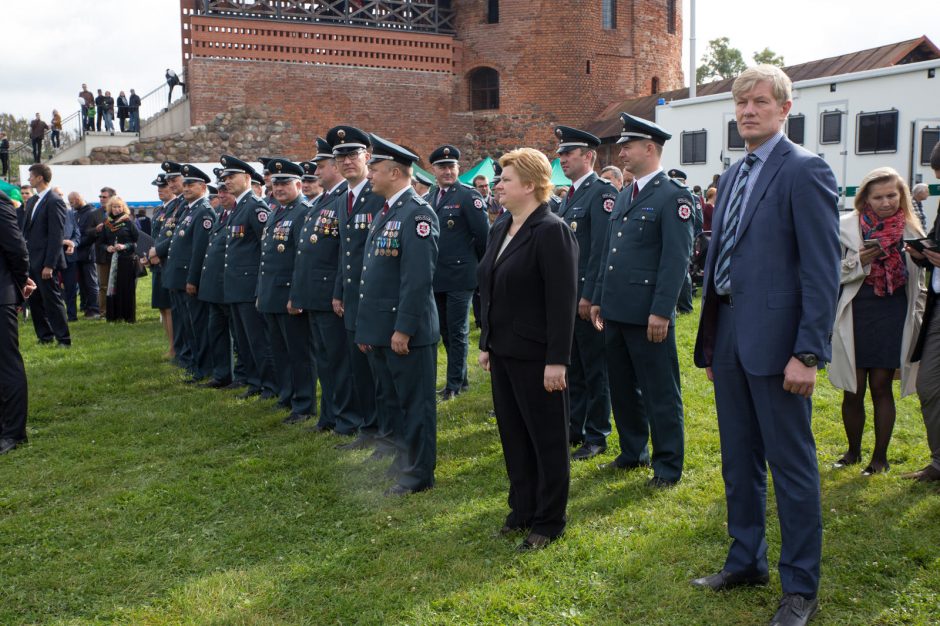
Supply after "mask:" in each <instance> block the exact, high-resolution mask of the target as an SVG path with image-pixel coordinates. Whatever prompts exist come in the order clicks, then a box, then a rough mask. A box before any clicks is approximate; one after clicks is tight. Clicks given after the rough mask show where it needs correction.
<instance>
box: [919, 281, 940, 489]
mask: <svg viewBox="0 0 940 626" xmlns="http://www.w3.org/2000/svg"><path fill="white" fill-rule="evenodd" d="M934 271H940V270H934ZM923 324H924V328H925V330H924V332H926V333H927V337H926V339H925V340H924V348H923V351H922V353H921V357H920V370H919V371H918V372H917V395H918V396H919V397H920V408H921V412H922V413H923V414H924V426H926V427H927V445H928V446H929V447H930V456H931V460H930V462H931V465H933V466H934V467H935V468H936V469H938V470H940V306H936V307H934V309H933V311H932V312H931V315H930V319H925V320H924V322H923Z"/></svg>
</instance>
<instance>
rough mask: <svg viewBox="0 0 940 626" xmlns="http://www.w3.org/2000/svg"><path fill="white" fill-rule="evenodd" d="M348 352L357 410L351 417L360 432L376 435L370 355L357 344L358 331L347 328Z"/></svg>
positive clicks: (373, 385)
mask: <svg viewBox="0 0 940 626" xmlns="http://www.w3.org/2000/svg"><path fill="white" fill-rule="evenodd" d="M346 353H347V354H348V355H349V366H350V367H349V369H350V370H351V371H352V381H353V393H354V395H355V408H356V410H355V412H352V411H351V412H350V419H351V420H352V421H354V422H355V424H356V428H357V429H358V430H359V432H361V433H363V434H366V435H369V436H375V435H376V433H377V431H378V426H379V425H378V421H379V420H378V415H377V414H376V404H377V403H376V395H377V392H376V386H375V378H374V377H373V375H372V366H371V365H370V364H369V357H367V356H366V355H365V354H363V353H362V352H361V351H360V350H359V346H358V345H357V344H356V331H354V330H348V329H347V330H346Z"/></svg>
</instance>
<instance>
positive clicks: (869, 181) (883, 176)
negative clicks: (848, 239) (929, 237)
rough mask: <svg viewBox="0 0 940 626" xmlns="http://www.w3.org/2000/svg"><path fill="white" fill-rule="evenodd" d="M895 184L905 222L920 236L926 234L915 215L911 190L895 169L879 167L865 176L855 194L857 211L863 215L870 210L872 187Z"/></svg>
mask: <svg viewBox="0 0 940 626" xmlns="http://www.w3.org/2000/svg"><path fill="white" fill-rule="evenodd" d="M890 182H894V184H895V185H897V188H898V193H899V194H901V202H900V208H901V210H902V211H904V220H905V221H906V222H907V223H908V225H909V226H910V227H911V228H913V229H914V231H915V232H917V233H919V234H920V235H923V234H924V230H923V228H921V225H920V218H918V217H917V216H916V215H914V203H913V201H912V200H911V190H910V189H908V187H907V183H906V182H904V179H903V178H901V175H900V174H898V172H897V170H895V169H894V168H893V167H877V168H875V169H873V170H872V171H870V172H868V173H867V174H865V178H863V179H862V182H861V183H860V184H859V186H858V192H856V194H855V211H856V213H861V212H862V211H864V210H865V209H867V208H868V194H869V192H870V189H871V186H872V185H880V184H882V183H890Z"/></svg>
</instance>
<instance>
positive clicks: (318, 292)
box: [288, 137, 361, 435]
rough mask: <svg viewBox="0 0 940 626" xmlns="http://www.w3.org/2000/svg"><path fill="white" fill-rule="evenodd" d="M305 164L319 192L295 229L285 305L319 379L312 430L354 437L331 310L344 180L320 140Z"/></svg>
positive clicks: (342, 348)
mask: <svg viewBox="0 0 940 626" xmlns="http://www.w3.org/2000/svg"><path fill="white" fill-rule="evenodd" d="M309 166H312V168H313V169H314V171H316V173H317V176H318V178H319V179H320V182H321V183H322V185H323V189H324V191H323V193H322V194H321V195H320V196H318V197H317V198H316V199H315V200H314V201H313V203H312V206H311V208H310V210H309V211H308V212H307V216H306V218H304V224H303V228H302V229H301V231H300V239H299V241H298V242H297V258H296V259H295V261H294V276H293V278H292V279H291V292H290V302H288V309H289V310H290V312H291V313H294V314H303V315H305V317H306V321H307V324H308V326H309V328H310V338H311V341H312V344H313V357H314V360H315V362H316V370H317V377H318V378H319V380H320V419H319V421H318V422H317V424H316V426H314V428H313V429H314V430H315V431H317V432H325V431H334V432H336V433H337V434H339V435H356V434H357V430H358V428H359V426H360V419H361V418H359V415H358V413H357V409H356V406H355V404H354V398H353V380H352V373H351V372H350V369H349V351H348V349H347V345H346V328H345V326H344V325H343V319H342V318H341V317H340V316H338V315H337V314H336V313H335V312H334V311H333V293H334V291H335V289H336V278H337V274H338V270H339V255H340V252H339V247H340V246H339V241H340V237H339V221H340V216H341V213H340V211H341V207H340V206H339V205H340V204H341V203H340V202H339V201H340V200H344V199H345V198H346V191H347V184H346V179H345V178H343V176H342V175H341V174H340V171H339V167H338V166H337V164H336V160H335V159H334V158H333V152H332V149H331V148H330V144H329V143H327V142H326V140H325V139H322V138H320V137H318V138H317V155H316V156H315V157H314V158H313V160H312V162H310V163H309ZM309 166H308V167H307V169H311V168H310V167H309Z"/></svg>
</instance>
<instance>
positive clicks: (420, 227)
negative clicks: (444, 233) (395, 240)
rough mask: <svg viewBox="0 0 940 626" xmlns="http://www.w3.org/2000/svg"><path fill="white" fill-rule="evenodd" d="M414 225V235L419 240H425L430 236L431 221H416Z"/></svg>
mask: <svg viewBox="0 0 940 626" xmlns="http://www.w3.org/2000/svg"><path fill="white" fill-rule="evenodd" d="M415 219H416V220H417V221H416V223H415V234H416V235H418V237H421V239H427V238H428V236H430V234H431V220H427V219H418V218H415Z"/></svg>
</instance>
